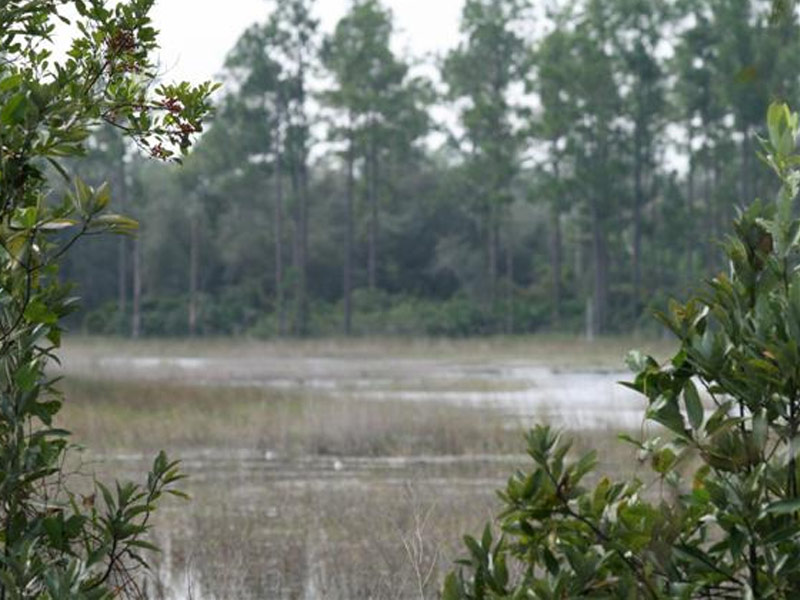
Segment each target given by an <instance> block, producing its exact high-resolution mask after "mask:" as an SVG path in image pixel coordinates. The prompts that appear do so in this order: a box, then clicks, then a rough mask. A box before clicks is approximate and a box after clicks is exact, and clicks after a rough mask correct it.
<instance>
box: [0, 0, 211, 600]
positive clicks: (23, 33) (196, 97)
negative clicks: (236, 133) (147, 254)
mask: <svg viewBox="0 0 800 600" xmlns="http://www.w3.org/2000/svg"><path fill="white" fill-rule="evenodd" d="M153 1H154V0H128V1H127V2H119V3H115V5H114V7H113V8H109V7H107V6H106V2H105V1H104V0H72V1H69V2H68V1H66V0H46V1H29V0H10V1H4V2H0V600H7V599H8V600H12V599H27V598H36V599H37V600H48V599H61V598H65V599H66V598H69V599H80V598H86V599H100V598H110V597H115V596H120V595H125V594H127V595H138V594H139V592H138V588H137V581H136V579H137V578H136V577H134V575H135V571H136V569H138V568H141V567H142V566H146V562H145V560H144V558H143V553H144V552H145V551H147V550H149V549H152V546H151V545H150V544H149V543H148V542H147V541H146V540H145V539H144V535H145V534H146V532H147V531H148V528H149V520H150V516H151V513H152V511H153V510H155V508H156V503H157V501H158V500H159V498H160V497H161V496H162V494H164V493H169V492H173V493H174V492H175V490H174V489H173V485H174V483H175V482H176V481H177V480H178V479H179V478H180V474H179V472H178V470H177V465H176V463H174V462H170V461H169V460H168V459H167V458H166V456H164V455H163V454H160V455H159V456H158V457H157V458H156V460H155V462H154V464H153V469H152V471H151V473H150V474H149V476H148V478H147V482H146V483H145V484H143V485H137V484H132V483H116V484H115V485H111V486H104V485H102V484H101V483H99V482H98V483H96V487H95V490H96V492H95V493H94V494H91V493H90V494H87V495H85V496H81V495H79V494H76V493H72V492H71V491H70V487H69V483H70V482H69V479H68V478H67V477H66V475H67V474H66V472H65V470H66V467H65V464H67V463H66V460H67V451H68V449H69V448H70V445H69V443H68V439H69V433H68V432H66V431H63V430H60V429H58V428H57V427H55V426H54V419H55V417H56V415H57V413H58V412H59V410H60V408H61V398H60V395H59V394H58V391H57V390H56V388H55V384H56V382H55V381H53V380H50V379H48V377H47V375H46V373H45V367H46V365H47V363H48V362H49V361H51V360H53V359H54V358H55V353H56V351H57V349H58V346H59V344H60V339H61V327H60V321H61V319H62V318H63V317H64V316H65V315H66V314H67V313H69V312H70V310H71V308H72V306H73V305H74V302H73V301H72V299H71V298H70V297H69V286H67V285H65V284H63V283H61V282H60V280H59V278H58V264H59V261H60V259H61V257H63V256H64V254H65V253H66V252H68V251H69V250H70V248H71V247H72V246H73V244H74V243H75V242H76V241H77V240H78V239H79V238H81V237H82V236H85V235H89V234H95V233H102V232H106V231H111V232H118V233H126V232H130V231H131V230H132V229H134V228H135V226H136V223H135V222H133V221H131V220H130V219H127V218H125V217H122V216H120V215H114V214H110V213H108V212H107V210H106V209H107V206H108V204H109V201H110V191H109V189H108V187H107V186H103V187H100V188H99V189H93V188H91V187H89V186H88V185H86V184H85V183H83V182H82V181H80V180H79V179H76V178H73V177H71V175H70V174H69V172H68V170H67V169H66V168H65V165H64V164H62V161H63V159H65V158H71V157H79V156H81V155H82V154H83V153H84V151H85V144H86V141H87V139H88V137H89V135H90V132H91V131H92V130H93V129H94V128H95V127H96V126H98V125H101V124H106V125H108V126H112V127H115V128H117V129H119V130H121V131H123V132H124V133H125V134H126V135H127V136H128V137H129V138H131V139H132V140H133V141H134V142H135V143H137V144H138V145H139V146H140V147H141V148H142V149H144V150H146V151H147V152H148V153H149V154H151V155H152V156H153V157H155V158H158V159H169V158H170V157H172V156H173V155H174V154H175V153H176V152H178V151H186V150H187V149H188V148H189V146H190V144H191V141H192V137H193V135H194V134H195V133H196V132H197V131H199V130H200V128H201V120H202V118H203V117H204V115H205V114H206V113H207V111H208V109H209V105H208V97H209V94H210V93H211V91H212V86H211V85H209V84H203V85H201V86H199V87H197V88H192V87H190V86H188V85H187V84H180V85H165V86H161V87H159V88H158V89H156V90H155V91H153V90H152V89H151V85H152V83H153V79H154V70H155V67H154V65H153V64H152V63H151V62H150V60H149V58H148V56H149V55H150V53H151V51H152V50H153V49H154V48H155V46H156V44H155V38H156V32H155V31H154V30H153V28H152V26H151V24H150V20H149V17H148V13H149V11H150V9H151V8H152V5H153ZM67 7H70V8H72V9H74V13H75V17H74V20H75V22H74V23H70V22H69V20H68V19H67V17H66V16H65V9H66V8H67ZM58 22H63V23H66V24H67V25H71V26H72V27H73V28H74V31H75V35H76V37H75V39H74V41H73V43H72V45H71V47H70V50H69V52H68V54H67V56H66V57H65V58H64V59H63V60H58V61H57V60H55V59H54V58H53V57H52V56H51V52H50V49H51V48H52V36H53V33H54V31H55V24H56V23H58ZM46 168H49V169H50V171H49V172H52V173H54V174H57V175H55V176H59V175H60V176H62V177H63V178H64V180H65V187H67V188H69V189H71V191H70V192H68V193H66V194H64V195H63V197H59V198H55V197H54V195H53V194H52V193H51V190H50V188H49V187H48V185H47V173H48V172H46V170H45V169H46Z"/></svg>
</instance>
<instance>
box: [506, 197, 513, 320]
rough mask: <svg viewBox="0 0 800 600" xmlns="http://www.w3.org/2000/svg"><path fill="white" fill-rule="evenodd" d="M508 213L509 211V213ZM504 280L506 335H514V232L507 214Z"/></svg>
mask: <svg viewBox="0 0 800 600" xmlns="http://www.w3.org/2000/svg"><path fill="white" fill-rule="evenodd" d="M509 213H510V211H509ZM506 278H507V279H508V289H507V290H506V306H507V308H506V333H507V334H509V335H513V334H514V231H513V228H512V227H511V216H510V214H509V219H508V229H507V232H506Z"/></svg>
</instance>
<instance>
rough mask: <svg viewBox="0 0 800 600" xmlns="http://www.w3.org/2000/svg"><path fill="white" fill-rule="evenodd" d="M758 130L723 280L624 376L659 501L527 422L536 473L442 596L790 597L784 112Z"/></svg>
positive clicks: (793, 412)
mask: <svg viewBox="0 0 800 600" xmlns="http://www.w3.org/2000/svg"><path fill="white" fill-rule="evenodd" d="M768 131H769V137H768V139H767V140H763V141H762V143H763V146H764V150H765V153H764V156H763V159H764V161H765V162H766V163H767V164H768V165H769V166H770V167H771V168H772V170H773V171H775V173H776V174H777V175H778V177H779V178H780V181H781V184H782V187H781V190H780V192H779V194H778V198H777V200H776V202H773V203H764V202H755V203H753V204H752V205H751V206H750V207H749V208H747V209H746V210H743V211H741V212H740V214H739V216H738V218H737V219H736V222H735V226H734V233H733V235H731V236H730V237H729V238H728V239H727V240H726V241H725V244H724V247H725V254H726V257H727V259H728V261H729V263H730V273H720V274H719V275H717V276H716V277H714V278H713V279H712V280H711V281H710V282H709V283H708V285H707V286H706V289H705V291H704V292H703V293H701V294H700V295H698V296H697V297H695V298H692V299H690V300H689V301H688V302H687V303H685V304H680V303H677V302H671V303H670V305H669V308H668V310H667V311H666V312H665V313H663V314H660V315H659V320H660V321H661V322H662V323H663V324H664V325H665V326H666V327H668V328H669V330H671V331H672V332H673V333H674V334H675V335H676V336H677V338H678V340H679V342H680V347H679V349H678V351H677V352H676V354H675V355H674V356H673V357H672V359H671V360H670V361H668V362H667V363H666V364H663V365H661V364H658V363H657V362H656V360H654V359H653V358H652V357H649V356H643V355H641V354H637V353H632V354H631V356H630V358H629V362H630V364H631V366H632V367H634V368H635V371H636V372H637V375H636V379H635V381H634V382H632V383H629V384H627V385H628V386H629V387H631V388H633V389H634V390H636V391H637V392H639V393H641V394H642V395H643V396H645V397H646V399H647V403H648V406H647V412H646V419H647V420H649V421H653V422H655V423H657V424H658V425H660V426H661V428H662V432H663V434H662V435H660V436H659V437H653V438H650V439H646V440H643V441H636V440H631V439H629V440H628V441H629V442H630V443H633V444H635V445H636V446H637V447H638V448H639V450H640V451H641V453H642V455H643V456H644V457H646V458H648V459H649V464H650V466H651V467H652V469H653V472H654V475H655V476H656V477H657V478H658V479H660V482H661V484H662V485H661V487H660V489H661V490H662V493H661V497H660V499H657V500H653V499H648V494H647V493H646V491H645V490H644V489H643V486H642V483H641V482H640V481H638V480H632V481H620V482H612V481H610V480H609V479H607V478H603V479H601V480H600V481H599V483H597V484H596V485H594V487H589V486H587V485H585V484H584V478H585V477H586V475H587V474H589V473H590V472H591V471H592V469H593V468H594V465H595V455H594V454H593V453H590V454H587V455H585V456H583V457H582V458H580V459H578V460H570V459H569V458H568V456H569V454H568V452H569V443H568V442H566V441H564V440H563V439H562V437H561V436H560V435H559V434H557V433H555V432H553V431H552V430H551V429H549V428H546V427H539V428H537V429H535V430H534V431H532V432H531V433H530V434H529V435H528V439H527V441H528V454H529V455H530V457H531V458H532V459H533V463H534V464H533V467H532V468H531V470H530V471H529V472H519V473H516V474H514V475H513V476H512V477H511V479H510V480H509V482H508V485H507V486H506V488H505V490H504V491H503V492H502V493H501V499H502V502H503V504H504V510H503V512H502V514H501V516H500V528H501V529H502V531H503V537H501V538H500V539H499V540H498V541H495V540H493V536H492V533H491V531H490V529H489V528H488V527H487V529H486V531H485V532H484V535H483V537H482V539H480V540H476V539H473V538H471V537H467V538H466V544H467V547H468V549H469V558H467V559H465V560H464V561H462V565H463V567H462V569H461V570H460V571H458V572H455V573H452V574H451V575H450V576H448V578H447V581H446V585H445V589H444V598H445V599H446V600H455V599H462V598H470V599H472V598H542V599H544V598H568V597H569V598H572V597H591V598H797V597H800V490H798V477H800V470H799V469H798V461H797V453H798V441H797V440H798V429H799V428H800V344H799V343H798V340H800V252H799V250H800V221H798V220H797V219H795V218H794V216H793V214H794V206H793V203H794V200H795V198H796V196H797V193H798V187H799V186H800V169H798V167H800V155H798V154H796V153H795V140H796V139H797V134H798V116H797V114H793V113H791V112H790V111H789V109H788V108H787V107H786V106H784V105H773V106H772V107H771V108H770V110H769V115H768ZM707 407H708V408H707ZM663 437H666V438H668V439H662V438H663ZM686 472H688V475H685V474H684V473H686ZM650 495H651V496H652V495H653V494H650ZM512 574H517V575H516V576H512Z"/></svg>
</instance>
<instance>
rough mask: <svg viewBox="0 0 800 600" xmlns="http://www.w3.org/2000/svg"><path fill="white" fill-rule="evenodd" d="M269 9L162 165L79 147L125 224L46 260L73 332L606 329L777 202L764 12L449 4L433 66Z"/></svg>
mask: <svg viewBox="0 0 800 600" xmlns="http://www.w3.org/2000/svg"><path fill="white" fill-rule="evenodd" d="M274 4H275V6H274V10H272V11H271V12H270V13H269V14H268V15H266V20H265V21H264V22H263V23H257V24H254V25H253V26H251V27H250V28H249V29H248V30H247V31H245V32H244V34H243V35H242V36H241V38H240V39H239V40H238V42H237V44H236V46H235V47H234V48H233V49H232V50H231V52H230V53H229V55H228V57H227V59H226V62H225V70H224V73H223V77H222V79H223V80H224V82H225V84H226V86H225V89H226V93H225V95H224V96H223V97H222V98H221V99H220V100H219V102H218V107H217V114H216V118H215V120H214V122H213V123H212V125H211V126H210V127H209V128H208V130H207V131H206V132H205V133H204V134H203V137H202V138H201V140H200V142H199V143H198V146H197V151H196V152H195V153H194V154H193V155H192V156H191V157H189V158H188V159H187V160H186V161H185V164H184V165H183V166H182V167H180V168H178V167H165V166H163V165H153V164H147V163H146V162H145V161H144V160H143V159H142V158H140V157H139V156H138V155H137V154H136V153H135V152H133V151H132V150H131V149H129V148H127V147H126V146H125V145H124V144H123V143H122V142H121V140H120V138H119V137H118V136H117V135H116V134H115V133H114V132H113V131H104V132H102V133H101V134H99V135H98V136H96V137H95V138H94V141H93V144H92V150H91V152H90V155H89V157H88V160H85V161H83V162H82V163H81V166H80V169H81V170H82V172H83V175H84V177H85V178H86V179H87V180H92V178H95V179H97V180H101V179H103V178H107V177H108V173H113V174H114V175H113V178H112V183H113V184H114V187H115V188H116V189H118V190H119V191H118V193H117V195H118V196H121V197H123V198H124V199H125V200H124V201H125V206H124V210H125V211H126V213H129V214H132V215H133V216H135V217H137V218H138V219H139V221H140V222H141V224H142V227H141V232H140V234H139V236H138V237H137V238H135V239H132V240H131V239H126V240H123V241H117V240H114V241H109V240H98V241H96V242H93V243H91V244H87V245H86V247H85V248H82V249H78V250H76V251H75V253H74V254H73V255H72V256H71V257H70V258H69V259H68V261H67V265H66V267H65V269H64V271H65V274H66V276H67V277H68V278H71V279H75V280H78V281H79V282H80V287H81V290H82V294H83V296H84V301H85V310H84V312H83V313H82V316H81V318H80V319H79V321H76V323H74V324H73V327H76V326H77V327H79V328H83V329H84V330H86V331H90V332H100V333H124V334H126V335H132V336H139V335H186V334H190V335H194V334H197V335H201V334H212V335H216V334H251V335H257V336H265V337H267V336H278V335H298V336H303V335H325V334H340V333H345V334H365V333H381V334H392V333H401V334H426V335H472V334H493V333H509V334H512V333H527V332H534V331H563V332H578V331H581V332H583V331H585V332H587V334H589V335H601V334H607V333H616V332H626V331H630V330H632V329H640V328H646V327H649V325H648V323H649V319H648V315H649V313H650V312H651V310H652V309H653V308H658V307H661V306H663V305H664V304H665V303H666V300H667V299H668V298H669V297H672V296H678V297H680V296H682V295H685V294H686V292H687V291H688V290H689V289H690V288H691V287H692V286H693V285H695V284H696V283H697V282H698V281H699V280H700V279H701V278H702V277H704V276H709V277H710V276H711V275H712V274H713V273H714V272H716V271H719V270H720V269H724V268H726V265H724V264H721V261H720V260H719V258H718V255H719V253H718V252H717V251H716V246H717V244H718V241H719V238H720V237H721V232H723V231H726V229H727V225H728V223H730V222H731V221H732V220H733V218H734V216H735V211H736V207H737V206H738V205H739V204H743V203H744V201H745V200H747V199H751V198H754V197H759V196H760V197H767V196H770V197H771V195H772V194H774V192H775V190H774V184H773V183H771V182H770V181H769V180H768V178H766V177H765V176H764V174H763V170H761V169H759V165H758V164H757V161H758V159H757V158H756V154H757V151H758V149H759V147H760V141H759V138H760V136H761V132H762V126H761V122H762V120H763V115H764V113H765V111H766V107H767V106H768V104H769V103H770V101H772V100H776V99H792V98H795V97H797V96H798V90H799V89H800V85H799V84H800V78H798V73H800V52H799V51H798V50H800V36H798V32H799V31H798V23H797V20H796V18H794V16H793V15H791V14H790V15H788V18H783V19H781V20H780V21H776V20H774V19H773V18H772V17H773V16H774V13H775V9H774V7H773V6H772V5H771V3H768V2H762V1H757V0H753V1H749V2H746V1H742V2H729V1H727V0H692V1H688V0H668V1H664V2H659V3H655V4H654V3H652V2H648V1H646V0H581V1H580V2H552V3H549V4H548V5H547V8H546V9H545V8H543V7H542V6H543V4H542V3H532V2H528V1H527V0H465V2H464V7H463V11H462V16H461V24H460V41H459V43H458V45H457V46H456V47H455V48H453V49H451V50H450V51H449V52H447V53H446V54H445V55H444V56H441V57H439V58H438V59H436V60H423V59H421V58H419V57H408V56H403V55H401V54H400V53H398V52H395V51H394V50H393V40H394V39H395V36H396V34H397V32H396V30H395V25H394V21H393V15H392V13H391V11H390V10H389V9H388V8H387V7H386V6H385V5H384V4H383V3H382V2H381V1H380V0H353V2H351V4H350V7H349V10H348V12H347V14H346V15H345V16H344V17H343V18H342V19H341V20H340V21H339V23H338V24H337V25H336V28H335V30H334V31H333V32H330V33H328V34H324V33H323V32H321V30H320V27H319V23H318V22H317V20H316V19H315V18H314V14H315V12H314V11H315V6H314V5H315V3H314V1H313V0H277V1H276V2H275V3H274ZM109 253H114V254H115V255H116V256H117V258H118V260H117V261H116V264H115V265H113V266H112V267H109V266H108V265H107V257H108V255H109ZM101 264H105V265H106V266H105V267H103V266H101Z"/></svg>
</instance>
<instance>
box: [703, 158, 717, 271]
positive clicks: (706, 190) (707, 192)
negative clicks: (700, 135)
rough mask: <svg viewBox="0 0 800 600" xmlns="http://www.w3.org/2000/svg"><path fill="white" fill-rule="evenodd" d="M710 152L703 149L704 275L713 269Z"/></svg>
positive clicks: (713, 228) (712, 206) (713, 218)
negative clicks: (704, 208)
mask: <svg viewBox="0 0 800 600" xmlns="http://www.w3.org/2000/svg"><path fill="white" fill-rule="evenodd" d="M709 154H710V150H709V149H708V147H707V146H706V148H704V158H705V160H704V161H703V162H704V166H705V169H704V172H703V195H704V196H705V201H706V228H705V229H706V234H707V235H706V236H705V237H706V239H705V241H704V244H705V247H704V249H705V257H704V259H705V260H704V263H705V271H706V273H708V272H710V271H711V270H712V269H713V263H714V256H713V254H714V253H713V249H714V230H715V228H716V225H715V223H714V221H715V218H716V217H715V214H714V213H715V211H714V198H713V197H712V190H711V173H710V168H709V160H708V157H709Z"/></svg>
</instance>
